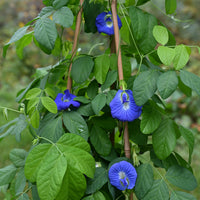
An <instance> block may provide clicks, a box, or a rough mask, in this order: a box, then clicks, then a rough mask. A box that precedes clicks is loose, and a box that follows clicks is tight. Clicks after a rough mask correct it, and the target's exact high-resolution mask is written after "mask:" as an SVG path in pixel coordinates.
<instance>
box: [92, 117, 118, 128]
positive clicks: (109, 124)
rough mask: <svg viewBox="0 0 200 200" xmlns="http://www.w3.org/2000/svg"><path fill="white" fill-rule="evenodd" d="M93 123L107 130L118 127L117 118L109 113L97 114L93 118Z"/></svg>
mask: <svg viewBox="0 0 200 200" xmlns="http://www.w3.org/2000/svg"><path fill="white" fill-rule="evenodd" d="M91 121H92V123H93V124H95V125H96V126H98V127H100V128H102V129H104V130H105V131H108V132H112V131H113V129H115V127H116V125H117V124H116V120H115V119H113V118H112V117H110V116H109V115H107V114H104V115H101V116H98V117H97V116H96V117H93V118H92V119H91Z"/></svg>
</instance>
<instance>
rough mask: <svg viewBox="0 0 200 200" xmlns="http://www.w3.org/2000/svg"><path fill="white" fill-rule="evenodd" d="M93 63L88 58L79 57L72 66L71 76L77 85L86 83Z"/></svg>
mask: <svg viewBox="0 0 200 200" xmlns="http://www.w3.org/2000/svg"><path fill="white" fill-rule="evenodd" d="M93 66H94V62H93V60H92V58H91V57H90V56H81V57H79V58H77V59H76V60H75V61H74V62H73V64H72V70H71V76H72V78H73V80H74V81H75V82H77V83H82V82H84V81H86V80H87V79H88V77H89V75H90V73H91V72H92V69H93Z"/></svg>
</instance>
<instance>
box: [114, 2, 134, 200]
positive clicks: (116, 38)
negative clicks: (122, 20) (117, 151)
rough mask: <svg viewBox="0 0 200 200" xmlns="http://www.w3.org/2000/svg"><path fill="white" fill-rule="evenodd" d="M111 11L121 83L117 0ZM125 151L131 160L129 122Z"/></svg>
mask: <svg viewBox="0 0 200 200" xmlns="http://www.w3.org/2000/svg"><path fill="white" fill-rule="evenodd" d="M111 10H112V18H113V26H114V33H115V35H114V37H115V48H116V54H117V57H118V75H119V82H121V81H123V80H124V76H123V67H122V56H121V49H120V37H119V26H118V20H117V0H112V3H111ZM120 89H123V88H122V86H120ZM124 151H125V156H126V157H127V158H130V156H131V149H130V143H129V134H128V122H125V129H124ZM130 200H133V193H131V194H130Z"/></svg>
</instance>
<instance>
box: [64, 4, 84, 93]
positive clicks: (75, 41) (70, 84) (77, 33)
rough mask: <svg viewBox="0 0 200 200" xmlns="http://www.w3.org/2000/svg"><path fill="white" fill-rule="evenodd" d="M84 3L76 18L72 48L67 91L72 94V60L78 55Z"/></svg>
mask: <svg viewBox="0 0 200 200" xmlns="http://www.w3.org/2000/svg"><path fill="white" fill-rule="evenodd" d="M83 2H84V0H80V6H81V8H80V10H79V12H78V15H77V18H76V28H75V33H74V43H73V47H72V57H71V64H70V66H69V70H68V77H67V89H68V90H69V91H70V92H71V88H72V79H71V77H70V73H71V69H72V60H73V58H74V56H75V55H76V51H77V43H78V37H79V33H80V27H81V15H82V11H83V8H82V7H83Z"/></svg>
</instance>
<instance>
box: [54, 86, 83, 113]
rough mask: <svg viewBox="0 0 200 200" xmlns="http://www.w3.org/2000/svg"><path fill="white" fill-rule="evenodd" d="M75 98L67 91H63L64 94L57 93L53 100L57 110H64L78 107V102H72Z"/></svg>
mask: <svg viewBox="0 0 200 200" xmlns="http://www.w3.org/2000/svg"><path fill="white" fill-rule="evenodd" d="M75 97H76V96H75V95H73V94H71V93H70V92H69V90H65V91H64V94H63V93H58V95H57V97H56V98H55V100H54V101H55V103H56V105H57V108H58V110H66V109H67V108H69V107H70V105H72V106H74V107H79V106H80V103H79V102H78V101H74V100H73V99H74V98H75Z"/></svg>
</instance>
